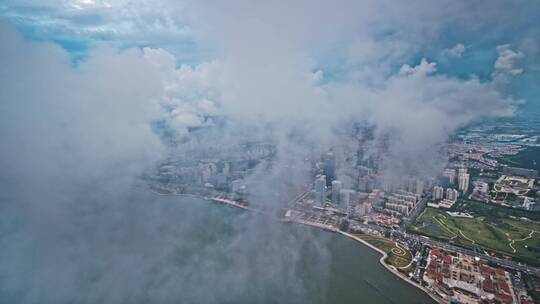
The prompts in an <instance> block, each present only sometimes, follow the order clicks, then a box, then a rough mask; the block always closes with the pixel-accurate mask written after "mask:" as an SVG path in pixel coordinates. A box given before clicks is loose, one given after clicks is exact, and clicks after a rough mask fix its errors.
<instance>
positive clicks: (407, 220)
mask: <svg viewBox="0 0 540 304" xmlns="http://www.w3.org/2000/svg"><path fill="white" fill-rule="evenodd" d="M430 199H431V194H427V195H426V196H424V197H423V198H422V199H421V200H420V201H419V202H418V204H416V205H415V206H414V208H413V210H411V213H409V215H408V216H407V217H404V218H403V219H402V221H401V226H400V229H399V230H400V231H407V228H409V226H410V225H411V224H412V223H414V221H415V220H416V218H417V217H418V216H419V215H420V213H422V211H424V209H426V206H427V203H428V201H429V200H430Z"/></svg>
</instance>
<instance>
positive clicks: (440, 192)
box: [433, 186, 444, 200]
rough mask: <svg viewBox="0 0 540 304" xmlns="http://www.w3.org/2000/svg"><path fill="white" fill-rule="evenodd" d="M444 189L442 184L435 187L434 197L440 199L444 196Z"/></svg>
mask: <svg viewBox="0 0 540 304" xmlns="http://www.w3.org/2000/svg"><path fill="white" fill-rule="evenodd" d="M443 195H444V189H443V187H440V186H435V187H433V199H436V200H440V199H442V198H443Z"/></svg>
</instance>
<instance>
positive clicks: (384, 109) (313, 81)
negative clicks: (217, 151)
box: [0, 0, 540, 303]
mask: <svg viewBox="0 0 540 304" xmlns="http://www.w3.org/2000/svg"><path fill="white" fill-rule="evenodd" d="M538 12H540V2H538V1H525V0H523V1H520V0H517V1H502V0H489V1H487V0H481V1H474V2H472V1H466V0H463V1H461V0H443V1H437V2H434V1H427V0H413V1H407V2H404V1H388V0H382V1H381V0H377V1H375V0H373V1H372V0H366V1H352V0H351V1H348V0H341V1H307V0H299V1H295V2H291V1H268V2H263V1H259V2H254V1H247V0H246V1H242V0H237V1H227V2H225V1H221V2H218V1H205V0H203V1H191V0H186V1H172V0H170V1H169V0H158V1H151V2H149V1H137V0H130V1H128V0H119V1H113V0H108V1H101V0H49V1H39V0H32V1H31V0H27V1H25V0H19V1H15V0H4V1H2V2H0V167H1V168H2V170H1V171H0V231H1V233H0V247H1V248H8V249H7V250H2V252H0V296H1V295H7V296H9V297H11V298H13V299H15V298H16V299H23V301H21V302H25V303H66V302H69V303H74V302H79V303H92V302H95V300H96V299H101V300H103V301H100V302H109V303H118V302H119V300H126V299H127V300H126V301H128V300H129V299H130V296H131V295H130V294H129V292H128V289H133V287H134V288H135V289H140V288H143V287H145V286H148V284H150V283H151V282H154V280H165V281H166V283H170V284H163V285H160V286H157V287H155V288H156V289H155V290H151V292H150V293H149V294H147V295H146V298H145V299H151V300H152V299H154V300H156V299H158V298H152V296H156V295H159V296H164V295H167V294H168V292H169V291H170V289H168V288H170V286H172V285H174V284H173V281H167V278H168V276H167V275H168V273H167V272H166V271H167V270H166V269H167V267H161V266H163V265H161V266H160V267H158V269H160V271H162V272H158V273H157V274H155V276H150V277H144V278H140V280H137V279H135V278H132V280H129V282H127V281H126V284H127V283H129V284H131V285H130V286H131V288H130V286H128V285H121V286H119V287H121V288H116V289H115V291H114V292H112V288H114V287H118V286H114V284H113V285H111V283H110V282H111V280H114V278H115V277H116V276H118V275H119V273H122V270H124V269H125V268H127V267H128V266H129V265H132V264H129V263H133V264H139V265H143V266H145V267H148V268H147V269H154V268H153V267H154V266H155V265H156V263H159V261H158V260H155V259H152V258H149V257H150V256H152V255H153V254H157V253H156V252H155V251H153V249H151V248H149V247H148V249H147V250H149V251H145V250H142V251H141V253H140V254H139V253H129V254H128V253H127V252H130V250H128V249H129V248H137V249H140V248H147V246H146V245H147V244H154V243H153V241H154V238H153V236H154V235H155V233H156V231H160V232H162V234H160V237H162V239H159V240H158V242H159V245H160V246H163V251H161V252H160V253H161V254H172V252H174V248H172V247H170V246H173V245H171V244H168V243H167V242H165V241H163V240H170V239H171V238H173V236H174V235H171V234H170V233H173V232H174V231H175V230H174V229H172V231H173V232H167V231H169V230H168V228H170V227H174V224H175V223H174V218H171V217H167V216H163V212H165V211H163V209H161V208H163V207H159V206H157V204H148V205H144V202H142V201H141V200H142V199H141V198H140V197H138V196H136V195H134V194H133V191H132V190H133V187H134V185H138V183H140V176H141V175H142V174H144V173H145V172H147V171H148V170H149V168H153V167H154V166H155V164H156V162H158V161H160V160H162V159H163V158H164V157H166V155H168V154H169V153H171V149H176V150H175V152H182V151H197V149H199V150H198V151H203V150H204V149H208V148H209V147H227V146H234V145H239V144H242V143H244V142H246V141H257V140H264V141H271V142H273V143H274V144H275V145H276V148H277V157H276V165H275V166H274V167H273V168H272V171H271V172H270V173H269V174H261V173H260V172H256V174H255V175H254V176H252V177H251V178H252V179H257V180H258V181H259V182H260V184H263V185H264V184H267V185H272V187H263V188H262V189H259V195H258V197H257V203H260V204H266V205H270V206H274V205H275V206H274V207H279V206H282V204H281V203H279V202H280V201H283V199H282V197H281V196H280V194H282V192H283V193H284V192H286V189H288V187H290V186H291V185H293V186H299V185H301V184H302V183H305V182H306V181H307V180H308V178H310V177H309V176H308V175H307V172H306V171H307V170H306V166H308V165H309V162H308V161H307V160H308V159H309V158H310V157H312V156H313V155H317V154H318V155H320V154H322V153H324V152H326V151H328V149H330V148H332V147H336V146H339V147H346V146H347V144H348V143H349V142H348V141H347V138H348V137H347V136H348V134H347V131H348V130H350V129H351V126H352V125H353V124H354V123H358V122H361V123H363V124H365V125H368V126H370V127H371V128H372V130H373V137H372V139H370V140H371V143H370V148H371V149H372V151H371V152H372V153H377V149H378V148H379V147H380V146H382V145H383V146H385V152H386V161H385V164H386V165H385V166H384V167H382V168H381V172H382V174H383V175H384V176H385V177H386V178H388V179H392V178H394V177H401V176H403V175H405V174H411V173H412V174H415V175H417V176H419V177H426V178H427V177H431V176H434V175H436V174H437V172H440V170H441V169H442V168H443V167H444V166H445V164H446V160H445V159H444V153H441V146H442V145H444V143H445V142H446V141H447V140H448V138H449V136H450V135H451V134H452V133H453V132H454V131H456V130H458V129H459V128H462V127H464V126H467V125H469V124H472V123H475V122H478V121H481V120H483V119H494V118H505V117H515V116H516V115H517V117H520V116H521V115H530V116H534V115H536V114H537V113H540V100H539V98H540V91H539V86H538V83H540V60H539V59H540V18H539V16H538V15H539V13H538ZM156 126H159V127H156ZM197 128H198V129H201V128H202V129H206V130H208V132H207V135H206V137H205V138H204V139H203V140H201V141H192V140H191V139H192V138H191V130H193V129H197ZM163 133H167V134H172V136H173V137H175V139H176V140H177V142H179V143H180V144H179V145H176V146H174V147H172V148H171V146H170V145H169V144H168V143H167V142H165V141H163V140H162V139H163V137H162V135H163ZM194 149H195V150H194ZM343 149H345V148H343ZM338 152H339V151H336V153H338ZM345 186H347V185H345ZM146 208H148V209H146ZM125 210H129V212H125ZM147 214H153V215H155V216H154V217H151V218H148V217H147ZM141 218H144V219H145V220H147V222H145V225H142V226H141V227H139V228H137V229H139V230H137V232H138V233H137V234H133V233H131V232H130V229H131V228H130V227H133V225H135V224H134V223H137V222H138V220H140V219H141ZM254 225H255V224H254ZM95 227H101V228H100V229H97V228H95ZM257 227H258V226H257ZM270 227H272V225H270ZM252 228H253V227H252ZM109 229H110V230H115V229H116V230H117V231H118V235H115V234H114V233H113V234H112V235H108V234H107V231H108V230H109ZM268 229H270V230H271V231H273V230H272V229H271V228H267V230H265V232H268ZM245 230H246V232H245V233H248V235H245V234H241V235H239V236H238V237H239V239H246V238H247V239H250V240H252V241H253V242H254V243H253V246H251V247H250V248H252V249H253V250H255V248H257V246H256V245H257V243H256V242H257V241H256V240H257V239H259V238H258V237H257V236H258V235H260V234H261V231H260V230H257V229H245ZM277 231H279V229H278V230H277ZM68 232H69V233H68ZM249 233H256V234H255V235H250V234H249ZM275 234H276V235H278V236H277V237H276V238H275V240H279V239H280V238H282V237H281V236H279V233H278V232H276V233H275ZM271 235H272V234H271ZM120 236H127V238H126V243H117V242H115V240H116V238H115V237H120ZM272 240H274V239H273V238H269V239H267V240H266V241H268V242H271V241H272ZM162 241H163V243H162ZM95 246H97V247H99V248H112V251H111V252H105V253H103V255H100V256H98V257H96V256H92V255H89V253H88V252H87V251H88V250H87V249H88V248H90V247H95ZM36 252H41V253H42V254H41V255H40V259H39V260H37V262H36V263H30V262H31V261H35V260H36V259H35V253H36ZM158 253H159V252H158ZM291 254H292V252H291ZM326 254H327V253H324V255H326ZM126 255H127V256H128V257H129V258H128V259H127V261H129V263H128V262H126V263H127V264H122V263H123V261H124V257H126ZM96 258H104V259H106V260H107V261H110V263H109V264H107V265H105V266H104V265H101V264H100V265H99V267H98V268H96V269H93V270H92V271H96V273H97V274H98V275H96V278H104V279H103V280H99V279H95V280H94V281H91V284H93V285H92V286H94V289H93V290H95V292H96V293H95V294H92V295H89V296H88V297H87V298H81V296H80V297H78V295H80V293H78V289H77V286H75V285H76V284H75V283H74V282H80V281H83V282H84V281H85V280H88V276H87V273H88V268H86V267H82V266H81V265H83V264H85V263H90V264H91V265H93V264H92V263H95V262H96ZM66 260H68V261H69V263H66ZM286 262H287V261H286V255H284V256H281V257H280V258H275V259H273V263H277V264H279V265H281V266H283V265H288V264H286ZM62 265H63V266H64V267H60V266H62ZM30 266H33V268H32V267H30ZM165 266H166V265H165ZM143 268H144V267H143ZM21 269H23V270H24V271H22V272H21V271H20V270H21ZM25 273H31V274H32V275H31V277H32V280H27V277H28V276H25V275H24V274H25ZM53 273H55V274H57V275H58V278H59V280H58V281H57V282H55V281H53V280H51V279H50V278H51V275H52V274H53ZM237 275H238V276H241V275H242V273H239V274H237ZM222 279H224V280H225V279H227V278H225V277H223V278H222ZM149 282H150V283H149ZM44 283H47V284H44ZM68 283H70V284H72V285H69V286H70V287H71V288H68V289H61V285H62V284H68ZM53 290H54V291H57V292H51V291H53ZM222 292H223V296H226V291H222ZM239 293H241V290H240V291H239ZM85 296H86V295H85ZM4 299H5V298H4ZM229 300H230V301H233V302H234V299H229ZM0 302H1V301H0Z"/></svg>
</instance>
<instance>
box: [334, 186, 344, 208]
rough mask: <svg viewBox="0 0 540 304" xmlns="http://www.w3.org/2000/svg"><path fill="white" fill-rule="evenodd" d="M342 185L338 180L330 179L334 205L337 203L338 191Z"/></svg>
mask: <svg viewBox="0 0 540 304" xmlns="http://www.w3.org/2000/svg"><path fill="white" fill-rule="evenodd" d="M341 188H342V185H341V182H340V181H338V180H335V181H332V204H334V206H338V205H339V192H340V191H341Z"/></svg>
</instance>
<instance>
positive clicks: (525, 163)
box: [498, 147, 540, 170]
mask: <svg viewBox="0 0 540 304" xmlns="http://www.w3.org/2000/svg"><path fill="white" fill-rule="evenodd" d="M498 161H499V162H500V163H502V164H506V165H509V166H512V167H520V168H526V169H534V170H540V147H527V148H525V150H523V151H521V152H519V153H518V154H516V155H509V156H505V157H501V158H499V159H498Z"/></svg>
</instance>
